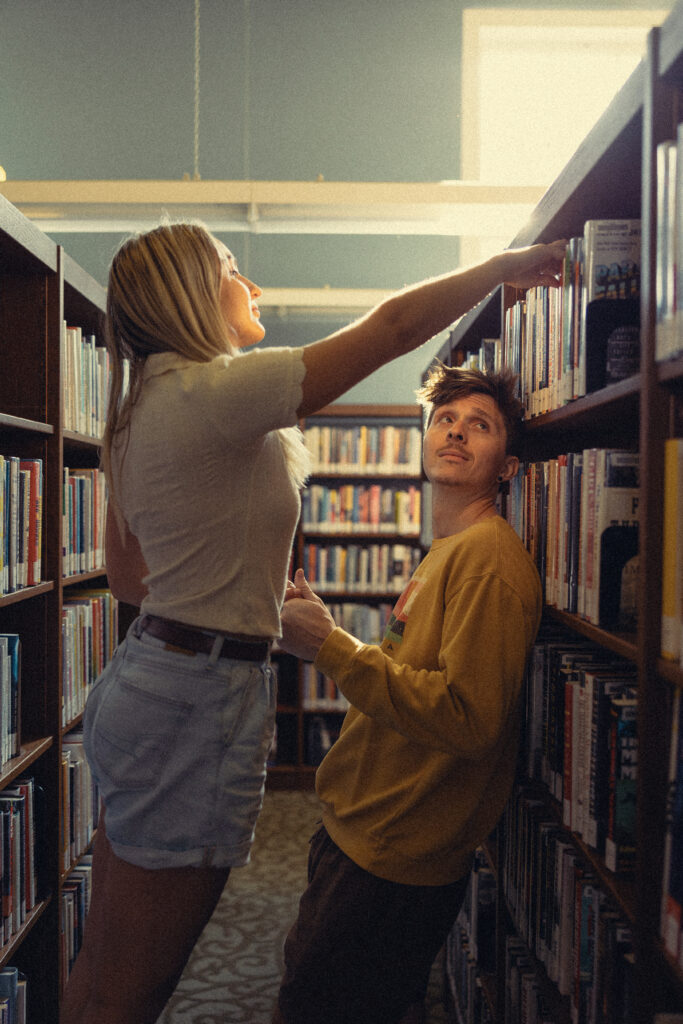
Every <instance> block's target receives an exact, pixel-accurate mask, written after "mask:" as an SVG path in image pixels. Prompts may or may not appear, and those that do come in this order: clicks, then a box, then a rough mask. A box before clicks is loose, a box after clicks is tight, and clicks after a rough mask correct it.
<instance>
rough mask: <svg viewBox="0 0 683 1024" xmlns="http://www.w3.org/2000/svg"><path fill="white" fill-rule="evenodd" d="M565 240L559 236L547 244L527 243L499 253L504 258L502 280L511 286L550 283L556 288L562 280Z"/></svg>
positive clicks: (532, 285) (533, 286)
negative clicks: (522, 247)
mask: <svg viewBox="0 0 683 1024" xmlns="http://www.w3.org/2000/svg"><path fill="white" fill-rule="evenodd" d="M566 250H567V240H566V239H565V238H560V239H558V240H557V241H556V242H550V243H548V244H547V245H544V244H537V245H529V246H527V247H526V248H524V249H508V250H507V251H506V252H504V253H502V254H501V259H503V260H505V263H506V265H505V268H504V278H503V279H504V281H505V283H506V284H509V285H511V287H513V288H524V289H526V288H535V287H537V286H538V285H550V286H551V287H553V288H557V287H558V286H559V285H560V284H561V281H562V264H563V262H564V258H565V253H566Z"/></svg>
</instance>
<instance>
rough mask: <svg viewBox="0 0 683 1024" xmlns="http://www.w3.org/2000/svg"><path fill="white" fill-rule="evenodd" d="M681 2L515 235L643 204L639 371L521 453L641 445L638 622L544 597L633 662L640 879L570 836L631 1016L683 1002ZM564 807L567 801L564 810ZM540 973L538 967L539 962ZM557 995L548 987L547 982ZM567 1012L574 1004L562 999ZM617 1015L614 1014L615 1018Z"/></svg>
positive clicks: (453, 357) (485, 329) (497, 848)
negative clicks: (680, 937) (625, 975)
mask: <svg viewBox="0 0 683 1024" xmlns="http://www.w3.org/2000/svg"><path fill="white" fill-rule="evenodd" d="M682 100H683V4H681V3H680V2H679V3H678V4H677V6H676V7H675V8H674V9H673V10H672V12H671V13H670V15H669V17H668V19H667V20H666V22H665V23H664V24H663V25H662V27H661V28H660V29H657V28H655V29H653V30H652V31H651V33H650V34H649V37H648V45H647V52H646V55H645V56H644V58H643V60H642V61H641V63H640V65H639V66H638V68H637V69H636V70H635V71H634V73H633V74H632V75H631V77H630V78H629V79H628V81H627V82H626V83H625V85H624V86H623V88H622V89H621V90H620V92H619V93H618V94H617V95H616V97H615V99H614V100H613V102H612V103H611V104H610V106H609V108H608V110H607V111H606V112H605V114H604V115H603V116H602V118H601V119H600V120H599V121H598V123H597V124H596V125H595V126H594V128H593V129H592V131H591V132H590V133H589V135H588V136H587V137H586V139H585V140H584V142H583V143H582V144H581V146H580V147H579V149H578V150H577V152H576V153H575V155H574V156H573V158H572V159H571V160H570V162H569V163H568V164H567V166H566V167H565V168H564V170H563V171H562V173H561V174H560V175H559V177H558V178H557V180H556V181H555V182H554V183H553V185H552V186H551V187H550V188H549V190H548V191H547V193H546V194H545V195H544V197H543V199H542V200H541V202H540V203H539V204H538V206H537V208H536V209H535V211H534V213H533V215H532V216H531V218H530V220H529V222H528V223H527V225H526V226H525V227H524V228H523V230H521V231H520V233H519V234H518V235H517V236H516V237H515V238H514V239H513V241H512V242H511V247H513V246H521V245H527V244H531V243H533V242H537V241H543V242H548V241H551V240H553V239H555V238H561V237H566V238H570V237H572V236H576V235H581V234H583V225H584V223H585V221H587V220H590V219H605V218H641V221H642V279H641V310H640V313H641V330H640V371H639V373H638V374H636V375H635V376H631V377H628V378H627V379H625V380H622V381H620V382H618V383H615V384H611V385H609V386H607V387H605V388H603V389H601V390H599V391H596V392H594V393H592V394H588V395H586V396H585V397H583V398H579V399H577V400H575V401H573V402H571V403H570V404H568V405H565V406H563V407H561V408H557V409H555V410H554V411H552V412H548V413H546V414H544V415H541V416H538V417H536V418H534V419H532V420H531V421H530V422H529V425H528V431H527V441H526V451H525V457H526V458H527V459H528V460H529V461H535V460H544V459H549V458H552V457H554V456H556V455H557V454H559V453H563V452H569V451H581V450H582V449H585V448H590V447H604V448H609V447H614V448H619V447H623V448H629V449H631V450H634V449H638V450H639V452H640V516H639V519H640V523H639V587H638V627H637V632H636V633H634V634H632V635H624V634H617V633H612V632H610V631H608V630H604V629H601V628H598V627H597V626H595V625H592V624H590V623H588V622H586V621H584V620H583V619H581V618H579V617H578V616H575V615H569V614H567V613H566V612H562V611H557V610H555V609H547V610H546V616H547V617H548V618H549V619H550V620H551V621H554V622H556V623H561V624H562V625H563V626H565V627H566V628H567V630H569V631H570V633H572V634H574V635H576V636H580V637H584V638H587V639H588V640H590V641H592V642H594V643H595V644H597V645H598V646H599V647H601V648H603V649H606V650H608V651H611V652H613V653H614V654H616V655H618V656H620V657H622V658H625V659H626V660H627V661H629V662H630V663H631V664H632V665H635V668H636V670H637V688H638V718H637V731H638V783H637V865H636V875H635V882H634V883H633V882H631V883H630V884H629V883H625V882H624V881H622V879H620V877H619V876H618V875H617V874H612V873H611V872H610V871H608V870H607V868H606V866H605V864H604V862H603V861H602V860H601V859H600V858H599V857H597V856H595V855H594V854H593V852H592V851H591V850H590V849H589V848H588V847H586V846H585V844H583V843H582V842H581V841H580V840H579V839H578V838H576V837H575V843H576V847H577V849H578V850H579V851H580V854H581V856H582V857H584V858H585V859H586V862H587V863H588V864H589V866H590V869H591V871H592V872H594V873H595V875H596V876H597V877H598V879H599V882H600V884H601V885H602V887H603V888H604V889H605V891H606V892H607V893H608V894H609V897H610V899H611V900H612V901H613V903H614V905H615V906H616V907H617V908H618V911H619V912H620V913H621V914H622V915H623V917H624V918H625V919H626V921H627V922H628V923H629V925H630V927H631V929H632V933H633V949H634V955H635V972H634V977H635V995H634V1009H633V1020H634V1021H637V1022H638V1024H651V1022H652V1020H653V1017H654V1014H655V1013H656V1012H658V1011H665V1010H668V1011H672V1010H673V1011H683V972H682V971H681V969H680V968H679V967H678V966H676V965H675V964H674V963H673V962H672V961H671V960H670V958H669V957H668V956H667V954H666V952H665V951H664V948H663V945H662V942H661V939H660V906H661V890H662V868H663V859H664V854H663V851H664V836H665V815H666V798H667V766H668V745H669V734H670V725H671V708H672V697H673V694H674V691H675V690H676V689H680V688H682V687H683V670H682V669H681V667H680V666H679V665H676V664H674V663H672V662H667V661H664V660H662V659H661V657H660V653H659V652H660V635H661V634H660V629H661V596H662V594H661V571H662V519H663V512H662V509H663V500H662V495H663V462H664V440H665V439H666V438H668V437H672V436H676V435H680V433H681V412H682V411H683V358H682V357H681V356H678V357H675V358H673V359H671V360H669V361H667V362H661V363H658V362H657V361H656V359H655V294H656V293H655V283H656V282H655V271H656V253H657V237H656V226H657V218H656V148H657V145H658V144H659V143H660V142H662V141H663V140H666V139H669V138H675V137H676V131H677V126H678V123H679V122H680V121H681V120H683V102H682ZM515 297H516V296H515V295H514V294H510V293H509V289H506V288H501V289H499V290H497V291H496V292H494V293H493V294H491V295H490V296H488V297H487V299H485V300H484V301H483V302H482V303H481V304H480V305H479V306H477V308H476V309H474V310H472V311H471V312H470V313H469V314H468V315H467V316H465V317H464V318H463V319H462V320H461V321H460V322H459V323H458V324H457V325H456V326H455V328H454V330H453V332H452V334H451V336H450V338H449V341H448V343H447V344H446V345H445V346H444V348H443V350H442V351H441V352H440V353H439V355H440V358H441V359H443V361H444V362H447V363H449V364H451V365H456V364H458V363H460V362H461V361H462V359H463V356H464V354H465V353H467V352H469V351H476V350H477V349H478V348H479V344H480V341H481V339H482V338H490V337H499V336H500V335H501V334H502V324H503V320H504V314H505V310H506V309H507V308H508V307H509V306H510V305H512V303H513V301H514V299H515ZM558 820H561V814H560V815H559V819H558ZM500 831H501V830H499V831H498V836H497V840H498V841H497V844H496V843H495V842H494V843H493V844H492V846H491V848H490V849H489V854H490V860H491V862H492V864H493V866H494V872H495V873H497V876H498V877H497V892H498V895H497V915H496V930H497V939H496V954H497V955H496V963H495V967H494V970H493V975H492V976H489V977H488V978H485V979H484V989H486V991H487V994H486V1003H487V1007H486V1014H487V1016H486V1017H485V1019H487V1020H492V1021H495V1022H496V1024H502V1021H503V1020H504V1016H503V1008H504V1004H505V980H506V979H505V977H504V953H503V951H504V946H503V935H504V932H505V931H506V930H507V931H509V930H510V928H511V920H510V917H509V916H508V914H507V910H506V896H505V892H504V886H503V880H502V867H501V864H500V862H499V855H500V852H501V849H502V846H501V837H500ZM538 973H539V978H541V980H542V976H543V970H542V968H540V967H539V972H538ZM549 998H550V1001H551V1002H552V1001H553V994H552V992H550V993H549ZM555 1002H556V1007H555V1016H554V1017H553V1019H556V1020H558V1021H560V1022H561V1021H565V1020H566V1021H569V1009H568V1007H567V1006H566V1003H565V1004H564V1005H563V1003H562V1000H560V999H557V1000H555ZM614 1024H619V1022H614Z"/></svg>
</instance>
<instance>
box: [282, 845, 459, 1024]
mask: <svg viewBox="0 0 683 1024" xmlns="http://www.w3.org/2000/svg"><path fill="white" fill-rule="evenodd" d="M468 880H469V873H468V874H467V875H466V876H465V877H464V878H463V879H461V880H459V881H458V882H454V883H452V884H451V885H442V886H431V885H420V886H418V885H399V884H397V883H396V882H388V881H386V880H385V879H382V878H377V877H376V876H375V875H372V874H370V873H369V872H367V871H364V870H363V869H362V868H360V867H358V865H357V864H354V862H353V861H352V860H350V859H349V858H348V857H347V856H346V854H344V853H342V851H341V850H340V849H339V848H338V847H337V846H336V845H335V843H333V842H332V840H331V839H330V837H329V836H328V834H327V832H326V831H325V829H324V827H322V826H321V827H320V829H319V830H318V831H317V832H316V834H315V835H314V836H313V838H312V840H311V850H310V855H309V866H308V881H309V884H308V888H307V889H306V891H305V892H304V894H303V896H302V898H301V902H300V904H299V916H298V919H297V920H296V922H295V923H294V925H293V927H292V929H291V931H290V932H289V935H288V936H287V939H286V942H285V950H284V953H285V973H284V977H283V980H282V986H281V988H280V997H279V1006H280V1012H281V1013H282V1016H283V1017H284V1019H285V1021H286V1022H287V1024H395V1022H396V1021H399V1020H400V1019H401V1017H402V1016H403V1014H404V1013H405V1011H406V1010H407V1008H408V1007H409V1006H410V1005H411V1004H412V1003H415V1002H418V1001H421V1000H422V999H424V996H425V993H426V991H427V984H428V981H429V974H430V971H431V967H432V964H433V962H434V959H435V957H436V955H437V953H438V952H439V950H440V949H441V947H442V945H443V943H444V941H445V939H446V936H447V935H448V933H449V932H450V930H451V928H452V926H453V923H454V921H455V919H456V917H457V916H458V911H459V910H460V906H461V904H462V901H463V898H464V895H465V890H466V888H467V882H468Z"/></svg>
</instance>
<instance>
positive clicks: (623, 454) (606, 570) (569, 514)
mask: <svg viewBox="0 0 683 1024" xmlns="http://www.w3.org/2000/svg"><path fill="white" fill-rule="evenodd" d="M638 502H639V457H638V453H637V452H629V451H623V450H621V449H614V448H586V449H584V450H583V451H582V452H570V453H568V454H562V455H558V456H557V458H553V459H548V460H546V461H544V462H535V463H529V464H526V465H524V466H522V467H521V468H520V472H519V473H518V475H517V477H515V478H514V479H513V480H512V481H511V482H510V491H509V495H508V500H507V508H506V517H507V519H508V521H509V522H510V523H511V525H512V526H513V527H514V529H515V530H516V531H517V533H518V534H519V536H520V537H521V538H522V540H523V541H524V543H525V544H526V546H527V548H528V550H529V552H530V554H531V556H532V558H533V559H534V560H535V562H536V565H537V567H538V570H539V574H540V577H541V582H542V583H543V585H544V591H545V593H544V597H545V601H546V603H547V604H549V605H552V606H554V607H556V608H559V609H561V610H563V611H567V612H570V613H572V614H576V615H579V616H580V617H581V618H583V619H585V620H586V621H588V622H591V623H594V624H595V625H599V626H601V627H602V628H604V629H610V630H615V631H619V632H632V631H635V629H636V625H637V622H636V603H637V583H638Z"/></svg>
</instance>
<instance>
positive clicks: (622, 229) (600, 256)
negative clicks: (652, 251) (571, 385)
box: [577, 219, 641, 396]
mask: <svg viewBox="0 0 683 1024" xmlns="http://www.w3.org/2000/svg"><path fill="white" fill-rule="evenodd" d="M640 247H641V223H640V220H635V219H611V220H588V221H586V223H585V224H584V230H583V245H582V257H583V272H582V296H581V327H580V332H579V360H578V386H577V394H578V396H581V395H585V394H588V393H589V392H590V391H591V390H596V389H597V388H599V387H604V386H605V384H606V383H610V382H612V381H613V380H620V379H623V377H624V376H628V375H630V373H634V372H636V371H637V365H636V364H637V356H636V355H635V353H637V351H638V339H639V303H638V296H639V294H640V262H641V255H640ZM608 306H610V307H612V308H607V307H608Z"/></svg>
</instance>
